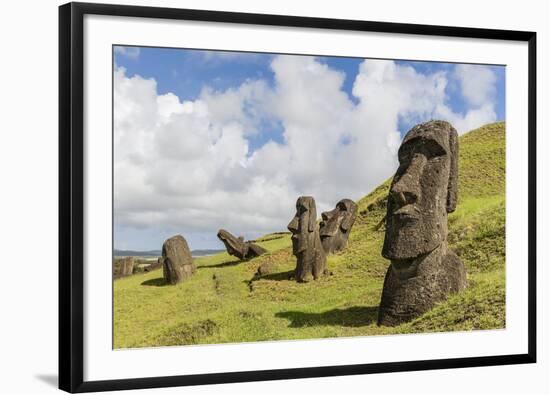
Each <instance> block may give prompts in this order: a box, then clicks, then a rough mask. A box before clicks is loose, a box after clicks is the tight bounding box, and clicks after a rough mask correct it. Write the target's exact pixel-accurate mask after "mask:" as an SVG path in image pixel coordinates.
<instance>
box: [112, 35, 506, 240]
mask: <svg viewBox="0 0 550 395" xmlns="http://www.w3.org/2000/svg"><path fill="white" fill-rule="evenodd" d="M113 72H114V75H113V78H114V114H113V115H114V130H113V133H114V243H115V244H116V245H117V247H120V248H116V249H120V250H135V251H147V250H157V249H159V248H160V247H161V246H162V243H163V242H164V240H165V239H167V238H169V237H171V236H173V235H175V234H181V235H183V236H184V237H185V238H186V240H187V242H188V244H189V246H190V248H192V249H196V250H201V249H218V250H219V249H223V243H222V242H221V241H219V240H218V239H217V237H216V234H217V231H218V229H220V228H224V229H227V230H228V231H230V232H231V233H233V234H235V235H238V236H243V237H244V238H245V239H255V238H258V237H260V236H263V235H265V234H268V233H272V232H276V231H285V230H286V224H287V223H288V222H289V221H290V219H291V217H292V216H293V214H294V206H295V202H296V199H297V198H298V197H299V196H301V195H310V196H313V197H314V198H315V200H316V204H317V216H318V218H319V217H320V215H321V212H323V211H326V210H328V209H332V208H333V207H334V205H335V204H336V202H337V201H338V200H340V199H342V198H350V199H352V200H359V199H360V198H362V197H363V196H365V195H366V194H368V193H369V192H370V191H372V190H373V189H374V188H376V187H377V186H378V185H379V184H380V183H382V182H383V181H384V180H386V179H387V178H389V177H390V176H391V175H392V174H393V173H394V172H395V169H396V168H397V155H396V153H397V148H398V147H399V144H400V142H401V139H402V137H403V135H404V134H405V133H406V132H407V131H408V130H409V129H410V128H411V127H412V126H414V125H415V124H417V123H420V122H425V121H427V120H430V119H443V120H446V121H449V122H450V123H451V124H453V126H454V127H455V128H456V129H457V130H458V132H459V134H463V133H465V132H467V131H470V130H472V129H475V128H477V127H480V126H483V125H485V124H488V123H493V122H497V120H498V119H500V120H501V121H500V122H505V119H506V113H505V66H491V65H469V64H454V63H444V62H429V61H402V60H395V61H393V60H379V59H369V58H364V59H361V58H342V57H330V56H318V57H316V56H302V55H273V54H262V53H240V52H222V51H201V50H186V49H170V48H146V47H121V46H119V47H114V65H113ZM350 169H351V171H350Z"/></svg>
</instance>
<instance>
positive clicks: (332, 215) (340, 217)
mask: <svg viewBox="0 0 550 395" xmlns="http://www.w3.org/2000/svg"><path fill="white" fill-rule="evenodd" d="M356 216H357V204H355V202H354V201H353V200H350V199H342V200H340V201H339V202H338V203H336V207H335V208H334V210H331V211H325V212H324V213H322V214H321V218H322V219H323V220H322V221H321V224H320V227H319V235H320V236H321V244H322V245H323V249H324V250H325V253H327V254H330V253H333V252H335V251H341V250H343V249H344V248H346V246H347V245H348V238H349V234H350V233H351V228H352V227H353V224H354V223H355V217H356Z"/></svg>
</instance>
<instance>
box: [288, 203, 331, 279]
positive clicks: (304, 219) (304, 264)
mask: <svg viewBox="0 0 550 395" xmlns="http://www.w3.org/2000/svg"><path fill="white" fill-rule="evenodd" d="M288 230H290V232H291V233H292V253H293V254H294V255H295V256H296V260H297V262H296V269H295V270H294V276H295V278H296V281H299V282H306V281H309V280H311V278H313V279H315V280H316V279H317V278H319V276H321V275H322V274H324V273H325V271H326V256H325V252H324V250H323V247H322V245H321V239H320V237H319V230H318V227H317V210H316V208H315V200H314V199H313V198H312V197H310V196H301V197H299V198H298V200H297V201H296V214H295V215H294V218H292V220H291V221H290V223H289V224H288Z"/></svg>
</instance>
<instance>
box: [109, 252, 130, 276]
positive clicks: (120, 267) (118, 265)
mask: <svg viewBox="0 0 550 395" xmlns="http://www.w3.org/2000/svg"><path fill="white" fill-rule="evenodd" d="M134 266H135V260H134V257H133V256H127V257H124V258H120V259H117V261H116V262H115V264H114V267H113V276H114V278H120V277H127V276H131V275H132V274H133V273H134Z"/></svg>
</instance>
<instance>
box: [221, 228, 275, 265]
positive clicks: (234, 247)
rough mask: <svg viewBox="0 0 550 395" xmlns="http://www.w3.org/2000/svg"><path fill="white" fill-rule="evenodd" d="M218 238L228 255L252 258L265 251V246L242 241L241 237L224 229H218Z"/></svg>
mask: <svg viewBox="0 0 550 395" xmlns="http://www.w3.org/2000/svg"><path fill="white" fill-rule="evenodd" d="M218 239H220V240H221V241H222V242H223V244H224V245H225V248H226V250H227V253H228V254H229V255H232V256H236V257H237V258H239V259H252V258H254V257H257V256H260V255H262V254H265V253H266V252H267V250H266V249H265V248H263V247H260V246H259V245H257V244H254V243H252V242H250V241H244V239H243V237H235V236H233V235H232V234H231V233H229V232H228V231H227V230H224V229H220V230H219V231H218Z"/></svg>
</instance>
